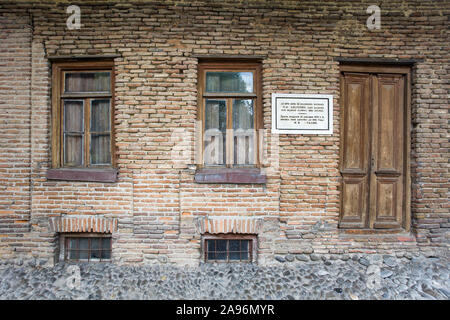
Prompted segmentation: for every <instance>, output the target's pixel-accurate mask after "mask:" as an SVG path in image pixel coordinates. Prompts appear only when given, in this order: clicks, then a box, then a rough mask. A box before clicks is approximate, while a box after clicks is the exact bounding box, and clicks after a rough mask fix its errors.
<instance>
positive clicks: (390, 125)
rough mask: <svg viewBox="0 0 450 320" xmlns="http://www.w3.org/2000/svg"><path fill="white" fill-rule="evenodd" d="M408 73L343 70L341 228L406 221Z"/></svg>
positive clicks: (387, 226) (398, 224)
mask: <svg viewBox="0 0 450 320" xmlns="http://www.w3.org/2000/svg"><path fill="white" fill-rule="evenodd" d="M406 78H407V76H406V75H405V74H390V73H373V72H366V73H365V72H342V74H341V99H342V129H341V130H342V136H341V138H342V139H341V143H342V144H341V168H340V169H341V175H342V188H341V215H340V223H339V226H340V227H341V228H361V229H363V228H369V229H399V228H402V227H404V226H405V225H404V215H405V208H406V207H405V205H406V196H405V195H406V193H405V188H406V181H407V179H405V176H406V174H407V173H408V172H409V170H406V164H407V161H405V160H406V158H407V154H406V150H408V148H407V147H406V145H405V143H406V141H407V139H405V133H406V129H407V126H406V119H407V117H406V101H405V97H406V84H405V83H406Z"/></svg>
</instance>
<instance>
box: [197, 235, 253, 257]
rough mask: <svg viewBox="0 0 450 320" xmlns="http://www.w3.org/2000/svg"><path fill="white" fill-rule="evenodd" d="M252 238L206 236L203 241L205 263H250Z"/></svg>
mask: <svg viewBox="0 0 450 320" xmlns="http://www.w3.org/2000/svg"><path fill="white" fill-rule="evenodd" d="M255 244H256V241H255V239H254V237H249V236H206V237H205V239H204V256H205V262H219V263H232V262H252V261H253V258H254V257H253V253H254V251H255V250H254V245H255Z"/></svg>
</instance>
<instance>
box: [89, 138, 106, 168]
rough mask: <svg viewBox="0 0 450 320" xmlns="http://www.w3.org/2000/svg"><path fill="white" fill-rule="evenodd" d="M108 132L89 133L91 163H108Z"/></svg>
mask: <svg viewBox="0 0 450 320" xmlns="http://www.w3.org/2000/svg"><path fill="white" fill-rule="evenodd" d="M110 163H111V149H110V135H109V134H101V135H100V134H91V164H110Z"/></svg>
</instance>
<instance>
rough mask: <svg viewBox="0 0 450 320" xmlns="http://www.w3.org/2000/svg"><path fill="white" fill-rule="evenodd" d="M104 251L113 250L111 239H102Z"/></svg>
mask: <svg viewBox="0 0 450 320" xmlns="http://www.w3.org/2000/svg"><path fill="white" fill-rule="evenodd" d="M102 250H111V239H110V238H102Z"/></svg>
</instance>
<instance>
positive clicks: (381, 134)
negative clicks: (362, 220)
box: [369, 74, 404, 228]
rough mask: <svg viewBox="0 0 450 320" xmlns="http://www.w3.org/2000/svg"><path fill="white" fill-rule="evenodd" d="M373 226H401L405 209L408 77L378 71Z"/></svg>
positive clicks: (376, 79)
mask: <svg viewBox="0 0 450 320" xmlns="http://www.w3.org/2000/svg"><path fill="white" fill-rule="evenodd" d="M373 84H374V85H373V88H374V91H373V93H374V95H376V97H377V98H376V99H373V102H374V108H373V109H374V110H376V111H374V119H373V122H374V126H373V129H374V130H373V132H372V135H373V137H374V139H373V142H372V157H373V158H374V159H373V161H372V162H373V168H372V170H371V178H370V179H371V184H372V185H371V189H372V192H371V193H372V194H373V196H372V194H371V203H370V211H371V212H374V214H373V219H370V221H371V225H369V227H371V228H400V227H401V218H402V212H403V203H402V202H403V201H402V200H403V192H404V184H403V171H404V165H403V163H404V159H403V156H404V155H403V149H404V135H403V126H404V120H403V119H404V77H403V76H402V75H390V74H378V75H376V76H374V79H373Z"/></svg>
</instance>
